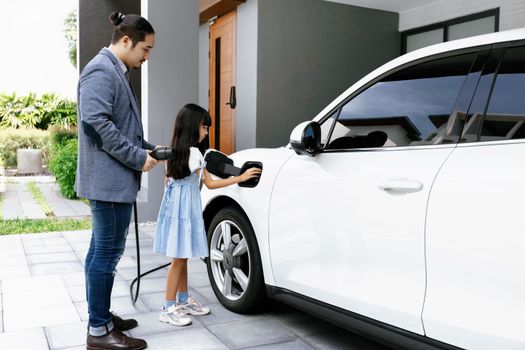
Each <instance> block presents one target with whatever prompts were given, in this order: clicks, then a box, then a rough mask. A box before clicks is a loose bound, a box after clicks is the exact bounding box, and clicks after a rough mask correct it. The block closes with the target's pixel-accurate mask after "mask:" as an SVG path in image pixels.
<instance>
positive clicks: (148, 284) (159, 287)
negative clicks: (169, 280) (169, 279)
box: [128, 277, 166, 294]
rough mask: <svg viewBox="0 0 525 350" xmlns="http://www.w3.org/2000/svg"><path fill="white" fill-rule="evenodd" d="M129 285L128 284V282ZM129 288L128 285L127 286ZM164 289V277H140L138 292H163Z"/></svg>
mask: <svg viewBox="0 0 525 350" xmlns="http://www.w3.org/2000/svg"><path fill="white" fill-rule="evenodd" d="M128 285H129V284H128ZM128 288H129V287H128ZM165 290H166V278H165V277H155V278H144V279H142V278H141V279H140V293H141V294H142V293H144V294H146V293H156V292H164V291H165Z"/></svg>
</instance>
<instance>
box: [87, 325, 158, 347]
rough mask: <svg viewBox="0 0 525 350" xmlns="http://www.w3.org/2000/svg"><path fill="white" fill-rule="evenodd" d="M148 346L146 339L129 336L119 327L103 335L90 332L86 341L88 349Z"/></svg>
mask: <svg viewBox="0 0 525 350" xmlns="http://www.w3.org/2000/svg"><path fill="white" fill-rule="evenodd" d="M147 347H148V344H147V343H146V341H145V340H143V339H137V338H131V337H128V336H127V335H125V334H124V333H122V332H121V331H119V330H118V329H117V328H113V330H112V331H111V332H109V333H108V334H106V335H104V336H102V337H94V336H92V335H89V334H88V336H87V341H86V349H87V350H106V349H111V350H141V349H145V348H147Z"/></svg>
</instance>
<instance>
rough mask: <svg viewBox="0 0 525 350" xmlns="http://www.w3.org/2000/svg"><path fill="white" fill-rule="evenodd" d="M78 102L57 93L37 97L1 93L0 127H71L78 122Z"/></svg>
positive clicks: (32, 94)
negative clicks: (55, 125) (54, 125)
mask: <svg viewBox="0 0 525 350" xmlns="http://www.w3.org/2000/svg"><path fill="white" fill-rule="evenodd" d="M76 114H77V104H76V102H74V101H71V100H68V99H65V98H61V97H59V96H57V95H55V94H44V95H42V97H40V98H39V97H37V96H36V94H35V93H30V94H28V95H27V96H18V95H17V94H16V93H13V94H12V95H7V94H0V128H3V129H5V128H15V129H17V128H23V127H25V128H38V129H43V130H45V129H47V128H48V126H49V125H52V124H58V125H62V126H64V127H69V126H73V125H76V124H77V117H76Z"/></svg>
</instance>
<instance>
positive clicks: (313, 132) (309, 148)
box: [290, 121, 321, 157]
mask: <svg viewBox="0 0 525 350" xmlns="http://www.w3.org/2000/svg"><path fill="white" fill-rule="evenodd" d="M290 145H291V146H292V148H293V150H294V151H295V153H297V154H306V155H308V156H310V157H313V156H315V155H316V154H318V153H319V152H320V151H321V126H320V125H319V123H318V122H316V121H308V122H304V123H301V124H299V125H297V126H296V127H295V128H294V129H293V131H292V133H291V134H290Z"/></svg>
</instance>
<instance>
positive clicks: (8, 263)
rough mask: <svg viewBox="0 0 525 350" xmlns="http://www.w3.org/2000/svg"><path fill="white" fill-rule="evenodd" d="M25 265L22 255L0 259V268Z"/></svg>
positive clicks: (24, 257)
mask: <svg viewBox="0 0 525 350" xmlns="http://www.w3.org/2000/svg"><path fill="white" fill-rule="evenodd" d="M0 244H1V243H0ZM24 264H25V265H27V260H26V256H25V255H23V254H19V255H7V256H2V257H0V268H2V267H12V266H20V265H24Z"/></svg>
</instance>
